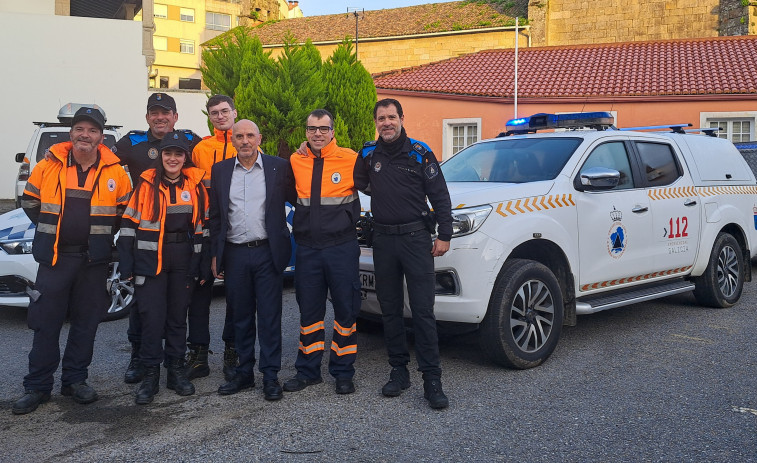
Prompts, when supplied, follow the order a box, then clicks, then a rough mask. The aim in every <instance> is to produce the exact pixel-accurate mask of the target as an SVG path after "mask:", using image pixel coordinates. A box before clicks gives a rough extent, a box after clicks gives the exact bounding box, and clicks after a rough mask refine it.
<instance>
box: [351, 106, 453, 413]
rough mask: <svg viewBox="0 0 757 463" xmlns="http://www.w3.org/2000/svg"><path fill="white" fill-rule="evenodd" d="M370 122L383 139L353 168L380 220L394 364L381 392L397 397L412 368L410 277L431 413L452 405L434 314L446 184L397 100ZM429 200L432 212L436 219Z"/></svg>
mask: <svg viewBox="0 0 757 463" xmlns="http://www.w3.org/2000/svg"><path fill="white" fill-rule="evenodd" d="M373 119H374V122H375V123H376V131H377V132H378V134H379V138H378V140H376V141H375V142H368V143H366V144H365V146H364V147H363V149H361V150H360V154H359V156H360V157H361V158H362V160H363V163H362V168H361V169H356V176H355V185H356V186H357V187H358V188H359V189H361V190H364V189H365V187H366V185H365V178H364V177H365V176H367V177H368V180H369V182H370V194H371V212H372V213H373V217H374V220H375V223H374V227H373V228H374V236H373V263H374V268H375V272H376V297H377V298H378V301H379V305H380V306H381V313H382V320H383V322H384V339H385V342H386V348H387V352H388V354H389V364H390V365H391V367H392V370H391V373H390V374H389V382H387V383H386V384H385V385H384V387H383V388H382V389H381V393H382V394H383V395H384V396H387V397H396V396H398V395H400V394H401V393H402V391H404V390H405V389H407V388H409V387H410V373H409V372H408V370H407V364H408V362H409V361H410V355H409V353H408V348H407V340H406V338H405V323H404V319H403V310H404V306H405V302H404V290H403V280H406V281H407V294H408V299H409V302H410V311H411V312H412V319H413V333H414V334H415V356H416V358H417V360H418V370H419V371H421V372H422V374H423V390H424V397H425V398H426V400H428V402H429V405H430V406H431V408H435V409H440V408H446V407H448V406H449V400H448V399H447V396H446V395H445V394H444V392H443V391H442V383H441V375H442V369H441V366H440V361H439V341H438V337H437V333H436V318H435V317H434V284H435V277H434V257H438V256H442V255H444V254H445V253H446V252H447V251H448V250H449V241H450V239H451V238H452V211H451V201H450V197H449V192H448V191H447V183H446V182H445V180H444V176H443V175H442V171H441V169H439V163H438V162H437V160H436V156H434V153H433V152H432V151H431V149H430V148H429V147H428V145H426V144H425V143H423V142H421V141H418V140H413V139H411V138H409V137H408V136H407V134H406V133H405V129H404V127H402V124H403V122H404V120H405V116H404V114H403V112H402V106H401V105H400V102H399V101H397V100H394V99H391V98H386V99H383V100H381V101H379V102H377V103H376V105H375V107H374V109H373ZM426 198H428V200H429V201H430V202H431V206H432V207H433V209H434V215H435V220H434V219H433V218H432V215H431V211H430V210H429V207H428V204H427V203H426ZM436 223H438V224H439V228H438V235H437V237H436V239H435V240H432V236H431V235H432V234H433V233H434V232H436Z"/></svg>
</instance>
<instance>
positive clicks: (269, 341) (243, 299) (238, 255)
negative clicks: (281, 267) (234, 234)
mask: <svg viewBox="0 0 757 463" xmlns="http://www.w3.org/2000/svg"><path fill="white" fill-rule="evenodd" d="M223 269H224V275H225V277H226V278H225V280H226V304H227V305H228V306H229V307H231V309H232V311H233V313H234V344H235V347H236V350H237V354H238V355H239V366H238V367H237V369H236V374H238V375H241V376H243V377H244V378H245V380H246V379H252V377H253V370H254V367H255V334H256V328H257V335H258V337H259V341H260V364H259V365H258V369H259V370H260V372H261V373H263V380H264V381H272V380H276V379H277V378H278V374H279V370H281V301H282V291H283V290H284V275H283V273H282V272H279V271H277V270H276V268H275V267H274V265H273V256H272V255H271V248H270V246H269V245H268V244H267V243H266V244H264V245H261V246H257V247H247V246H246V245H236V244H233V243H229V242H227V243H226V248H225V249H224V265H223ZM256 322H257V323H256Z"/></svg>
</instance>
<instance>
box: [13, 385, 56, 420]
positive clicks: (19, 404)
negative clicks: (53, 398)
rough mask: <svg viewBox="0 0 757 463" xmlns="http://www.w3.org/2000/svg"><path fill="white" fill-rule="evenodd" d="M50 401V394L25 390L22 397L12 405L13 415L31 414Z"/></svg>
mask: <svg viewBox="0 0 757 463" xmlns="http://www.w3.org/2000/svg"><path fill="white" fill-rule="evenodd" d="M48 400H50V393H49V392H45V391H35V390H34V389H27V390H26V391H24V395H23V397H21V398H20V399H18V400H17V401H15V402H14V403H13V414H14V415H25V414H27V413H31V412H33V411H34V410H36V409H37V407H39V406H40V404H43V403H45V402H47V401H48Z"/></svg>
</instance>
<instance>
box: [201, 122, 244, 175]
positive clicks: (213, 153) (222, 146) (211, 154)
mask: <svg viewBox="0 0 757 463" xmlns="http://www.w3.org/2000/svg"><path fill="white" fill-rule="evenodd" d="M236 155H237V150H236V148H234V146H232V144H231V130H227V131H225V132H224V131H222V130H218V129H213V136H211V137H207V138H203V139H202V141H201V142H200V143H198V144H197V145H196V146H195V148H194V149H193V150H192V162H193V163H194V165H195V166H197V168H198V169H200V170H204V171H205V177H204V178H203V179H202V183H203V185H205V188H210V170H211V168H212V167H213V164H215V163H216V162H219V161H223V160H224V159H229V158H233V157H234V156H236Z"/></svg>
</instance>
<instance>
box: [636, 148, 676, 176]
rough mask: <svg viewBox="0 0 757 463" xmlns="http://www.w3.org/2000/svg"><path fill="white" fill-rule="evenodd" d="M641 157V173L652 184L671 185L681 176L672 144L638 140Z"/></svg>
mask: <svg viewBox="0 0 757 463" xmlns="http://www.w3.org/2000/svg"><path fill="white" fill-rule="evenodd" d="M636 149H637V150H638V151H639V159H641V173H642V175H646V179H647V182H648V183H649V185H650V186H663V185H670V184H671V183H673V182H674V181H676V179H678V177H680V176H681V174H680V172H679V171H678V164H676V158H675V155H674V154H673V150H671V149H670V145H665V144H662V143H646V142H636Z"/></svg>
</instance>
